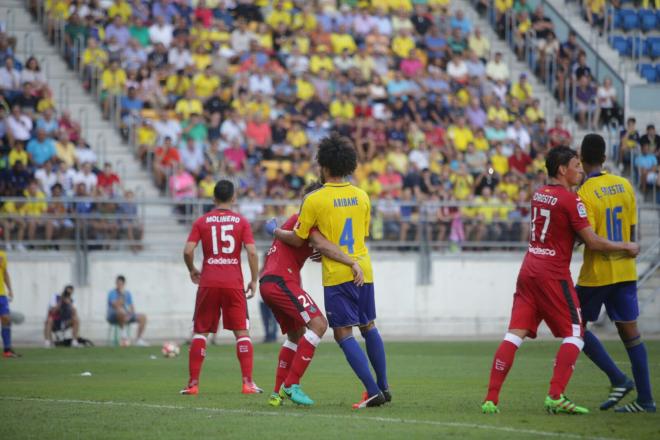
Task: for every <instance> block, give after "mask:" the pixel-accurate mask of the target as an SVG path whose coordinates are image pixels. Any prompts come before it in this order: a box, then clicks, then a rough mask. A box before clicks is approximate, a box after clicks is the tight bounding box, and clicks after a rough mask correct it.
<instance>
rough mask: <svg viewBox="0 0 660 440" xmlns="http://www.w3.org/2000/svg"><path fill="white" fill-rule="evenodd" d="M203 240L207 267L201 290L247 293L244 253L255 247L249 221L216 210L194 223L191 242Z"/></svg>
mask: <svg viewBox="0 0 660 440" xmlns="http://www.w3.org/2000/svg"><path fill="white" fill-rule="evenodd" d="M200 240H201V242H202V251H203V253H204V263H203V265H202V277H201V280H200V282H199V286H200V287H223V288H229V289H243V288H244V287H245V286H244V285H243V271H242V270H241V249H242V248H243V246H244V245H246V244H254V237H253V235H252V229H251V228H250V224H249V223H248V221H247V220H245V218H243V216H241V215H240V214H238V213H235V212H233V211H230V210H226V209H214V210H212V211H210V212H208V213H207V214H205V215H203V216H201V217H200V218H198V219H197V220H196V221H195V223H193V226H192V230H191V231H190V235H189V236H188V241H189V242H193V243H198V242H199V241H200Z"/></svg>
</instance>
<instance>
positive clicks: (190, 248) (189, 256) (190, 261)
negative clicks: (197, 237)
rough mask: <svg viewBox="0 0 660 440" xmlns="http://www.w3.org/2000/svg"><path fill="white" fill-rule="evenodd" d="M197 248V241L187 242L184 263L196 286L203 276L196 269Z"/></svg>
mask: <svg viewBox="0 0 660 440" xmlns="http://www.w3.org/2000/svg"><path fill="white" fill-rule="evenodd" d="M196 247H197V242H195V241H188V242H186V245H185V246H184V248H183V261H184V263H186V267H187V268H188V273H189V274H190V280H191V281H192V282H193V283H195V284H199V278H200V276H201V273H200V272H199V270H198V269H197V268H196V267H195V248H196Z"/></svg>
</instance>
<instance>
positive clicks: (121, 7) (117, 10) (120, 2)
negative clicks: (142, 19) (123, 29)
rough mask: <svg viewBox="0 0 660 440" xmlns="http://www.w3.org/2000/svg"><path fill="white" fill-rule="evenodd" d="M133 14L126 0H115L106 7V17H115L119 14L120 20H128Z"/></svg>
mask: <svg viewBox="0 0 660 440" xmlns="http://www.w3.org/2000/svg"><path fill="white" fill-rule="evenodd" d="M132 14H133V8H132V7H131V5H129V4H128V2H127V1H126V0H115V2H114V4H113V5H112V6H110V7H109V8H108V17H110V18H111V19H112V18H115V17H116V16H117V15H119V16H120V17H121V19H122V21H124V22H126V21H128V19H129V17H130V16H131V15H132Z"/></svg>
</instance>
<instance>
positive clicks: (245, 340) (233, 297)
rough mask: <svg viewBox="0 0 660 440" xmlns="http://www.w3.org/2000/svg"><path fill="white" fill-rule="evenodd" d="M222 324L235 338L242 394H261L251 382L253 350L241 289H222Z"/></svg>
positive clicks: (245, 305) (260, 390)
mask: <svg viewBox="0 0 660 440" xmlns="http://www.w3.org/2000/svg"><path fill="white" fill-rule="evenodd" d="M221 301H222V302H221V307H222V324H223V327H224V328H225V329H227V330H231V331H232V332H233V333H234V337H235V338H236V358H237V359H238V363H239V364H240V366H241V380H242V384H243V385H242V392H243V394H257V393H263V390H262V389H261V388H259V387H258V386H257V385H256V384H255V383H254V381H253V380H252V370H253V368H254V348H253V346H252V339H250V330H249V328H250V321H249V318H248V311H247V299H246V298H245V292H244V291H243V289H222V299H221Z"/></svg>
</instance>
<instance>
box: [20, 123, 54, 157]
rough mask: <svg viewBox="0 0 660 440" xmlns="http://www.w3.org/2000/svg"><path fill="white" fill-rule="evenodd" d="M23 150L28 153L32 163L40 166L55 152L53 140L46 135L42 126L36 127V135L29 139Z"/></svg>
mask: <svg viewBox="0 0 660 440" xmlns="http://www.w3.org/2000/svg"><path fill="white" fill-rule="evenodd" d="M25 150H26V151H27V152H28V154H29V155H30V158H31V159H32V163H33V164H34V165H36V166H37V167H41V166H42V165H43V164H44V162H46V161H48V160H50V159H52V158H53V157H54V156H55V155H56V154H57V151H56V150H55V141H53V140H52V139H51V138H49V137H47V136H46V131H45V130H44V129H43V128H40V129H37V137H36V138H32V139H30V141H29V142H28V144H27V148H26V149H25Z"/></svg>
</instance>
